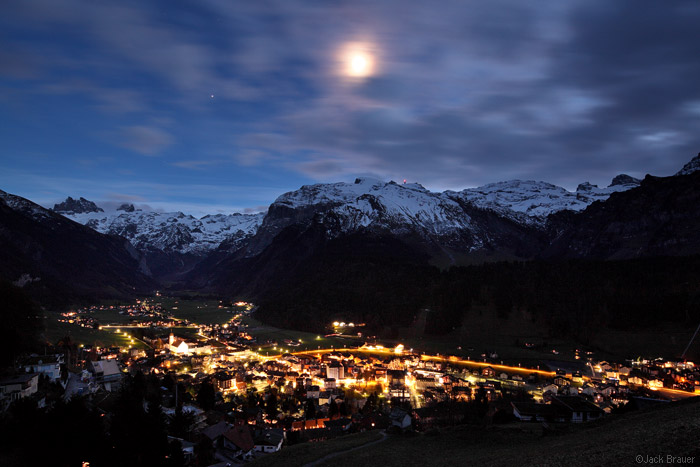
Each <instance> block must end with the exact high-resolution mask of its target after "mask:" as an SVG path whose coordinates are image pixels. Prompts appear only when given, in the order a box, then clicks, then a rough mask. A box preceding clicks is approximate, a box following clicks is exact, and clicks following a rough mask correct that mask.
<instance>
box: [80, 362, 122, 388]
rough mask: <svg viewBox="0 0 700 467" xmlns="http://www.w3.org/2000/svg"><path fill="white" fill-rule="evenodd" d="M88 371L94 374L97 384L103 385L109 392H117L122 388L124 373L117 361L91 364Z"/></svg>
mask: <svg viewBox="0 0 700 467" xmlns="http://www.w3.org/2000/svg"><path fill="white" fill-rule="evenodd" d="M88 371H90V373H92V375H93V377H94V378H95V382H96V383H98V384H101V385H103V386H104V388H105V390H107V391H116V390H117V389H119V387H120V386H121V380H122V372H121V369H120V368H119V363H118V362H117V361H116V360H115V359H109V360H97V361H94V362H89V363H88Z"/></svg>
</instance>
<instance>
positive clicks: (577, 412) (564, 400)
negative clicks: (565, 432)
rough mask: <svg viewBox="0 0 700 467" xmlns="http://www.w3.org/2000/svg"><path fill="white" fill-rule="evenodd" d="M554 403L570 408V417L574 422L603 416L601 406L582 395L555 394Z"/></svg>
mask: <svg viewBox="0 0 700 467" xmlns="http://www.w3.org/2000/svg"><path fill="white" fill-rule="evenodd" d="M552 404H554V405H557V406H559V407H563V408H565V409H566V410H568V411H569V419H570V420H571V421H572V422H574V423H580V422H588V421H591V420H597V419H599V418H601V417H602V416H603V411H602V410H601V409H600V407H598V406H596V405H595V404H593V403H591V402H588V401H587V400H586V399H584V398H582V397H580V396H554V397H552Z"/></svg>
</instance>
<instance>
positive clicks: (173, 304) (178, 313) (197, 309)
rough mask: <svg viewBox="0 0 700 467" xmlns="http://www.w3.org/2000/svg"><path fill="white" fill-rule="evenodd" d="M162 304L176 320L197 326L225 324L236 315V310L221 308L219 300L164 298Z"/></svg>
mask: <svg viewBox="0 0 700 467" xmlns="http://www.w3.org/2000/svg"><path fill="white" fill-rule="evenodd" d="M160 303H161V305H163V308H165V309H166V310H168V311H169V312H170V313H172V315H173V316H174V317H175V318H178V319H186V320H187V321H189V322H191V323H196V324H225V323H228V322H229V321H230V320H231V318H233V317H234V315H235V313H233V312H232V311H233V310H234V308H231V307H229V308H219V302H218V300H179V299H176V298H163V299H161V300H160Z"/></svg>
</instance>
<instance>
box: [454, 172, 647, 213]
mask: <svg viewBox="0 0 700 467" xmlns="http://www.w3.org/2000/svg"><path fill="white" fill-rule="evenodd" d="M620 178H622V177H621V176H618V177H615V179H616V180H617V179H620ZM636 186H639V180H636V179H633V178H631V177H627V178H622V181H621V183H614V182H613V184H611V185H610V186H608V187H606V188H598V187H597V186H596V185H591V184H589V183H582V184H580V185H579V186H578V188H577V189H576V191H575V192H571V191H568V190H566V189H564V188H562V187H560V186H556V185H552V184H551V183H546V182H536V181H532V180H528V181H521V180H511V181H508V182H499V183H491V184H488V185H484V186H481V187H478V188H468V189H466V190H463V191H460V192H457V193H455V192H450V195H451V196H454V197H457V198H461V199H464V200H465V201H468V202H469V203H471V204H473V205H474V206H476V207H478V208H481V209H489V210H492V211H494V212H497V213H499V214H501V215H502V216H505V217H508V218H510V219H512V220H515V221H516V222H519V223H524V224H530V225H544V223H545V222H546V220H547V216H549V215H550V214H553V213H555V212H558V211H563V210H569V211H582V210H584V209H586V208H587V207H588V206H590V205H591V203H593V202H594V201H604V200H606V199H608V198H609V197H610V195H611V194H612V193H615V192H618V191H626V190H629V189H631V188H634V187H636Z"/></svg>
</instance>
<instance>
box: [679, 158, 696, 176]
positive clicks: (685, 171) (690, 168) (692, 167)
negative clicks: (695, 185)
mask: <svg viewBox="0 0 700 467" xmlns="http://www.w3.org/2000/svg"><path fill="white" fill-rule="evenodd" d="M698 170H700V153H698V155H697V156H695V157H694V158H692V159H691V160H690V162H688V163H687V164H685V165H684V166H683V168H682V169H681V170H679V171H678V172H677V173H676V176H678V175H690V174H691V173H693V172H697V171H698Z"/></svg>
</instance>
